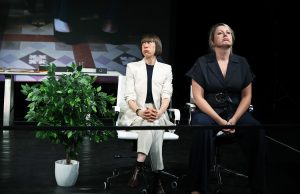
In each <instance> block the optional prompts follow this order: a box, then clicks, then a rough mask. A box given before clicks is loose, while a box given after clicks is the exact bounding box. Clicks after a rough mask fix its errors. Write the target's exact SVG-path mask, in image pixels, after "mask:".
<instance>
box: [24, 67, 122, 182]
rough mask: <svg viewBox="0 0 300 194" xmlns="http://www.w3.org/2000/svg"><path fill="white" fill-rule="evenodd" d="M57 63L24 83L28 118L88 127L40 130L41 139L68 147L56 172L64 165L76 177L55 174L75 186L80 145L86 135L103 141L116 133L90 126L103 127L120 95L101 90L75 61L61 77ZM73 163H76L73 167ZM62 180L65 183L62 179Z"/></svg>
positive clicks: (47, 122)
mask: <svg viewBox="0 0 300 194" xmlns="http://www.w3.org/2000/svg"><path fill="white" fill-rule="evenodd" d="M55 69H56V65H55V64H53V63H52V64H49V66H48V73H47V77H46V78H45V79H44V80H43V81H42V82H41V83H36V84H33V85H31V86H30V85H28V84H23V85H22V90H21V92H22V93H23V94H24V95H26V100H27V101H29V104H28V111H27V114H26V115H25V119H26V120H27V121H29V122H36V123H37V126H47V128H48V129H49V126H55V127H57V126H62V127H63V126H68V127H84V126H87V129H86V130H69V129H66V130H63V129H59V130H58V129H57V128H56V129H54V130H51V128H50V130H43V129H42V128H41V130H39V131H36V132H35V135H36V137H37V138H41V139H48V140H50V141H51V142H52V143H55V144H62V145H63V146H64V149H65V154H66V156H65V159H63V160H58V161H56V163H55V173H58V172H61V169H57V168H59V167H58V166H59V165H60V164H61V165H63V166H65V167H66V168H69V169H67V170H71V171H70V172H65V173H62V174H63V176H65V175H67V174H73V175H75V177H74V178H73V179H72V180H69V181H64V180H61V179H62V177H61V176H59V175H57V174H56V175H55V177H56V181H57V184H58V185H60V186H73V185H74V184H75V182H76V180H77V176H78V168H79V162H78V161H76V158H77V156H78V153H79V150H80V146H81V145H82V143H83V140H84V138H88V139H89V140H90V141H93V142H96V143H99V142H102V141H105V140H108V139H109V138H110V137H113V136H114V132H113V131H109V130H101V128H99V130H89V129H88V126H102V125H103V123H102V121H101V118H104V117H105V118H108V117H112V116H113V114H114V113H113V111H112V108H111V105H113V104H114V102H115V100H116V98H115V97H114V96H112V95H108V94H107V93H105V92H103V91H101V86H98V87H95V86H94V85H93V84H94V82H95V80H96V77H93V76H90V75H88V74H85V73H83V72H82V66H76V64H75V63H72V65H71V66H68V67H67V71H68V72H67V73H65V74H62V75H61V76H56V75H55ZM71 165H75V167H72V168H74V169H73V170H72V169H70V168H71V167H70V166H71ZM60 181H62V182H60Z"/></svg>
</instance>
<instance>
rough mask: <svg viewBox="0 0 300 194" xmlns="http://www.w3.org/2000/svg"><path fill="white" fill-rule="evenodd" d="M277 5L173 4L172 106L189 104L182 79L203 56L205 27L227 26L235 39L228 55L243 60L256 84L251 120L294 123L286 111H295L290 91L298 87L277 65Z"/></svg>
mask: <svg viewBox="0 0 300 194" xmlns="http://www.w3.org/2000/svg"><path fill="white" fill-rule="evenodd" d="M279 6H280V4H279V2H275V1H272V2H271V1H270V2H269V1H267V0H261V1H259V2H258V1H240V2H239V1H231V0H229V1H219V0H216V1H206V2H205V3H203V4H202V5H201V2H190V1H189V2H188V3H187V2H186V1H176V2H175V3H174V7H175V9H172V10H173V12H172V22H173V23H172V24H173V25H172V26H173V29H172V30H171V35H170V36H171V37H172V38H171V43H170V44H171V46H170V47H171V48H172V49H171V55H172V56H171V57H170V59H171V62H170V63H171V64H172V65H173V71H174V96H173V97H174V98H173V99H174V100H173V106H175V107H184V104H185V103H186V102H187V101H188V100H189V85H190V82H189V81H188V79H187V78H185V76H184V73H185V72H187V71H188V70H189V68H191V66H192V65H193V64H194V62H195V61H196V59H197V58H198V57H199V56H201V55H203V54H205V53H206V52H208V33H209V29H210V27H211V26H212V25H213V24H215V23H219V22H225V23H227V24H229V25H230V26H231V27H232V28H233V30H234V31H235V35H236V42H235V45H234V50H233V51H234V52H235V53H236V54H239V55H242V56H245V57H246V58H247V59H248V62H249V64H250V65H251V67H252V69H253V71H254V73H255V75H256V79H255V81H254V84H253V104H254V106H255V114H256V116H257V117H258V118H259V119H260V120H261V121H262V122H263V123H265V124H267V123H295V122H299V121H298V119H297V116H296V115H295V114H292V113H291V111H292V110H296V109H297V108H299V103H297V100H296V99H297V97H299V96H297V95H296V94H295V93H296V92H295V90H292V89H293V88H295V87H297V85H298V83H299V81H296V80H295V79H294V78H295V77H294V75H296V74H295V71H294V69H293V68H292V67H289V66H287V64H286V65H284V67H283V68H281V67H282V66H283V64H281V63H280V60H281V59H282V58H283V57H285V56H284V55H282V54H281V55H279V49H280V45H281V41H282V39H281V24H280V22H279V21H280V13H279Z"/></svg>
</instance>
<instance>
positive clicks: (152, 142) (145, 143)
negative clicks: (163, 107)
mask: <svg viewBox="0 0 300 194" xmlns="http://www.w3.org/2000/svg"><path fill="white" fill-rule="evenodd" d="M146 107H153V105H152V104H146ZM132 125H133V126H162V125H165V121H163V119H158V120H156V121H154V122H148V121H146V120H144V119H142V118H141V117H139V119H136V120H135V121H134V122H133V123H132ZM137 133H138V141H137V152H138V153H143V154H146V155H147V156H148V155H149V156H150V160H151V168H152V170H153V171H157V170H163V169H164V164H163V156H162V147H163V137H164V130H138V131H137Z"/></svg>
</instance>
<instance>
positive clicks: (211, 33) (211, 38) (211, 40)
mask: <svg viewBox="0 0 300 194" xmlns="http://www.w3.org/2000/svg"><path fill="white" fill-rule="evenodd" d="M219 26H226V27H228V28H229V30H230V32H231V36H232V44H233V43H234V41H235V35H234V31H233V30H232V28H231V27H230V26H229V25H227V24H225V23H217V24H215V25H213V26H212V27H211V28H210V31H209V38H208V44H209V48H210V49H211V50H212V51H214V47H215V46H214V35H215V32H216V30H217V28H218V27H219Z"/></svg>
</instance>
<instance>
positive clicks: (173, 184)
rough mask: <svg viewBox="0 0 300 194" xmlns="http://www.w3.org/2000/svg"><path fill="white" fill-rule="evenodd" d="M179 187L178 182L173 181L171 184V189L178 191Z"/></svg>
mask: <svg viewBox="0 0 300 194" xmlns="http://www.w3.org/2000/svg"><path fill="white" fill-rule="evenodd" d="M177 186H178V183H177V182H176V181H172V182H171V188H172V189H176V188H177Z"/></svg>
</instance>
